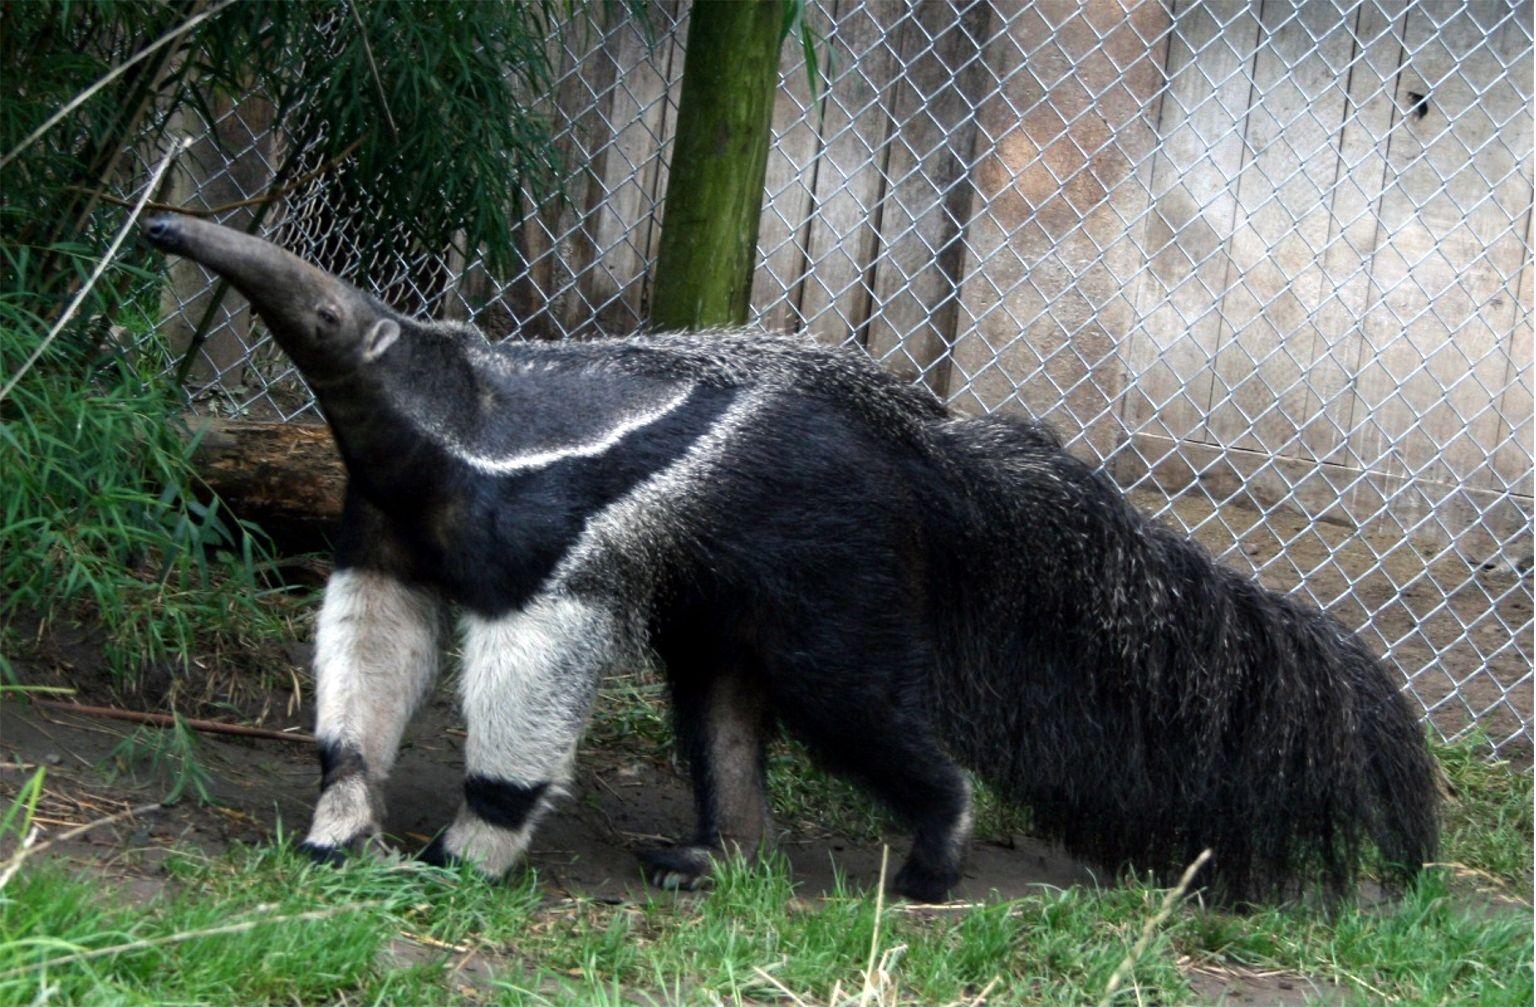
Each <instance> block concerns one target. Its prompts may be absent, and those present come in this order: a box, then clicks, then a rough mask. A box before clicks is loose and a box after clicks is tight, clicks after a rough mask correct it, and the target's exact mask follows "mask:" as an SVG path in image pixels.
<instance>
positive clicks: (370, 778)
mask: <svg viewBox="0 0 1536 1007" xmlns="http://www.w3.org/2000/svg"><path fill="white" fill-rule="evenodd" d="M439 609H440V606H439V603H438V601H437V599H436V597H435V596H434V595H433V594H432V593H431V592H429V591H427V590H425V589H421V588H416V587H411V586H409V585H407V584H404V583H402V582H401V581H400V580H398V579H396V578H394V577H392V576H390V575H389V574H385V573H380V572H377V571H373V570H367V569H359V568H343V569H338V570H337V571H336V572H335V573H334V574H332V576H331V579H330V582H329V583H328V584H327V585H326V588H325V603H324V605H322V607H321V609H320V619H319V625H318V628H317V630H316V634H315V692H316V706H317V708H318V715H317V718H316V726H315V737H316V741H317V742H318V744H319V748H320V772H321V780H320V800H319V803H318V804H317V805H316V806H315V817H314V821H313V823H312V824H311V826H310V829H309V836H308V837H307V838H306V839H305V840H304V843H303V845H302V846H301V847H300V848H301V849H303V850H305V851H306V852H308V853H309V854H310V855H311V856H314V857H315V858H316V859H320V860H335V859H337V858H338V857H339V856H340V855H341V852H342V851H343V850H347V849H355V848H357V847H358V846H360V845H361V844H362V843H363V842H364V841H365V840H367V839H368V838H369V837H371V836H374V835H376V834H377V833H378V831H379V828H380V825H381V823H382V821H383V798H382V794H381V789H382V785H383V782H384V779H385V777H386V776H388V775H389V770H390V768H391V767H392V766H393V765H394V762H395V753H396V752H397V750H398V749H399V747H400V737H401V735H402V734H403V733H404V731H405V725H406V722H407V721H408V720H409V719H410V716H411V714H412V713H413V712H414V711H415V709H416V706H417V704H418V703H419V702H420V700H421V697H422V695H423V694H424V693H425V692H426V690H427V687H428V686H430V685H431V684H432V680H433V678H434V677H435V676H436V672H437V661H438V626H439V624H440V622H441V618H440V614H439Z"/></svg>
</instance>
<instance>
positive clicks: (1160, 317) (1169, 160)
mask: <svg viewBox="0 0 1536 1007" xmlns="http://www.w3.org/2000/svg"><path fill="white" fill-rule="evenodd" d="M1255 14H1256V9H1255V8H1254V7H1253V6H1252V5H1250V4H1246V3H1237V2H1232V0H1220V2H1212V3H1179V4H1176V5H1175V7H1174V29H1173V33H1172V36H1171V44H1170V46H1169V52H1168V63H1167V67H1168V88H1167V92H1166V93H1165V95H1164V97H1163V102H1162V108H1161V117H1160V130H1159V132H1160V144H1159V148H1158V155H1157V161H1156V165H1155V167H1154V169H1153V173H1152V182H1151V185H1152V199H1153V201H1154V206H1153V211H1152V212H1151V214H1150V215H1149V217H1148V220H1147V227H1146V232H1145V237H1144V241H1145V248H1146V252H1147V255H1148V268H1147V269H1146V270H1145V271H1144V272H1143V273H1142V277H1141V284H1140V289H1139V291H1138V295H1137V316H1138V324H1137V326H1136V329H1135V332H1134V335H1133V337H1132V339H1131V340H1130V342H1129V346H1128V351H1127V354H1126V356H1127V361H1128V364H1129V367H1130V370H1131V375H1132V377H1131V387H1130V388H1129V389H1128V393H1127V396H1126V403H1125V408H1124V411H1123V415H1124V417H1125V420H1126V424H1127V426H1128V427H1129V429H1130V430H1131V432H1132V433H1133V434H1146V435H1149V436H1152V437H1155V438H1164V439H1167V440H1169V441H1182V440H1188V439H1192V438H1196V437H1201V436H1205V435H1206V431H1205V429H1204V428H1205V417H1206V415H1207V413H1208V411H1209V409H1210V406H1211V399H1212V385H1213V383H1214V361H1215V357H1216V350H1217V345H1218V340H1219V337H1220V317H1219V315H1218V314H1217V311H1216V307H1217V305H1218V304H1219V303H1220V300H1221V298H1222V297H1223V296H1224V295H1225V293H1226V292H1227V290H1228V286H1229V284H1230V282H1231V270H1230V263H1229V260H1228V246H1229V241H1230V239H1231V235H1232V232H1233V229H1234V227H1235V225H1236V222H1237V217H1238V202H1237V198H1236V188H1237V184H1236V183H1237V180H1238V178H1239V175H1240V173H1241V170H1242V165H1243V157H1244V144H1243V129H1244V123H1245V120H1246V119H1247V116H1248V113H1249V107H1250V100H1251V97H1252V84H1251V80H1250V78H1251V76H1252V70H1253V59H1254V52H1255V48H1256V44H1257V41H1258V33H1259V22H1258V18H1257V17H1256V16H1255ZM1149 461H1153V462H1156V461H1157V459H1149Z"/></svg>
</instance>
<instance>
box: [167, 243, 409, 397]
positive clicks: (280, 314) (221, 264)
mask: <svg viewBox="0 0 1536 1007" xmlns="http://www.w3.org/2000/svg"><path fill="white" fill-rule="evenodd" d="M144 237H145V238H146V239H147V240H148V241H149V243H150V244H151V245H154V246H155V247H156V248H158V249H160V250H162V251H165V252H169V253H171V254H173V255H182V256H185V257H187V258H189V259H192V260H193V261H194V262H198V263H200V264H201V265H203V266H204V267H206V268H207V269H209V270H211V271H213V272H214V273H217V274H218V275H220V276H222V277H224V278H225V279H226V280H228V281H229V282H230V283H232V284H234V286H235V289H237V290H239V291H240V292H241V293H242V294H244V295H245V297H246V299H247V300H249V301H250V302H251V307H252V308H254V309H255V310H256V313H257V314H258V315H260V316H261V318H262V320H263V321H265V322H266V323H267V326H268V327H269V328H270V329H271V330H272V334H273V336H274V337H276V339H277V342H278V344H279V345H280V346H282V348H283V350H284V351H285V352H287V354H288V355H289V356H290V357H292V358H293V362H294V363H295V364H297V365H298V366H299V369H300V370H301V371H303V372H304V376H305V377H306V378H308V379H309V380H310V381H319V382H327V381H339V380H343V379H346V378H349V377H351V376H353V375H354V374H356V373H357V372H358V371H359V370H360V369H362V368H364V367H365V366H366V365H368V364H370V363H372V362H374V361H377V360H379V359H380V358H381V357H382V356H383V355H384V353H385V352H386V351H387V350H388V349H389V348H390V346H392V345H393V344H394V343H395V341H396V340H397V339H399V338H400V331H401V329H400V322H399V320H398V318H397V317H396V316H395V315H394V313H393V312H391V311H390V310H389V309H388V308H386V307H384V306H383V305H382V304H380V303H379V302H378V301H377V300H375V299H374V298H372V297H370V296H368V295H367V294H365V293H363V292H362V291H361V290H358V289H357V288H356V287H354V286H352V285H351V284H350V283H347V282H345V281H344V280H339V279H337V278H336V277H334V276H332V275H331V274H330V273H327V272H326V271H325V270H323V269H319V268H317V267H315V266H312V265H310V264H309V263H307V262H305V261H304V260H303V259H301V258H299V257H298V256H296V255H294V254H293V253H291V252H286V251H284V250H283V249H281V248H278V247H277V246H276V245H274V244H272V243H271V242H270V241H263V240H262V239H261V238H257V237H253V236H251V235H249V234H245V233H244V232H241V231H236V230H232V229H230V228H228V227H222V226H220V225H218V224H211V223H209V222H207V221H204V220H198V219H197V218H195V217H185V216H181V215H178V214H164V215H161V216H158V217H153V218H151V219H149V220H148V221H146V222H145V224H144Z"/></svg>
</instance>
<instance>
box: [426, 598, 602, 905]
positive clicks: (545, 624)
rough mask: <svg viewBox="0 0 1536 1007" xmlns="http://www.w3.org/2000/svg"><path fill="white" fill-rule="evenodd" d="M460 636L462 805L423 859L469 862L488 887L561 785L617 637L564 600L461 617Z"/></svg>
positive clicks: (594, 613)
mask: <svg viewBox="0 0 1536 1007" xmlns="http://www.w3.org/2000/svg"><path fill="white" fill-rule="evenodd" d="M463 629H464V672H463V678H462V689H463V699H464V717H465V721H466V723H467V725H468V728H469V736H468V738H467V739H466V740H465V744H464V763H465V775H464V802H463V804H462V805H461V806H460V808H459V813H458V816H457V817H456V818H455V819H454V821H453V824H452V825H451V826H450V827H449V828H448V830H447V831H446V832H445V833H443V834H442V835H441V836H439V837H438V838H437V839H436V840H435V841H434V842H433V843H432V845H431V846H430V847H428V849H427V850H426V851H425V852H423V854H422V858H423V859H425V860H427V861H429V862H434V863H443V862H448V861H453V860H465V861H469V862H471V863H473V864H475V865H476V866H477V867H479V868H480V869H481V870H482V871H484V872H485V873H486V874H488V875H491V876H492V877H497V876H500V875H501V874H503V873H504V872H505V871H506V870H507V868H509V867H511V866H512V864H513V863H514V862H516V860H517V859H518V857H520V856H521V855H522V853H523V851H524V850H525V849H527V846H528V841H529V839H530V838H531V837H532V835H533V830H534V827H535V826H536V825H537V824H538V821H539V819H540V818H541V817H542V816H543V815H544V813H545V811H547V810H548V808H549V805H550V802H551V801H552V800H553V799H554V797H555V796H557V795H558V794H560V793H561V792H563V791H564V789H565V787H566V785H567V784H569V783H570V781H571V778H572V774H573V769H574V765H575V761H576V744H577V742H579V741H580V740H581V735H582V733H583V731H584V730H585V728H586V723H587V714H588V712H589V711H590V710H591V707H592V700H593V698H594V697H595V696H596V694H597V683H598V681H599V679H600V678H601V677H602V675H603V674H604V673H605V672H606V671H607V670H608V668H609V667H610V666H611V665H612V664H613V663H614V661H615V659H616V657H617V655H618V652H619V651H618V636H617V632H616V624H615V621H614V619H613V617H612V615H611V614H610V612H609V610H608V609H607V608H606V607H605V606H604V605H603V604H602V603H600V602H596V601H593V600H589V599H584V598H580V597H577V596H573V595H566V594H548V595H542V596H540V597H537V598H534V599H533V600H532V601H530V602H528V603H527V604H526V605H524V606H523V608H522V609H520V610H518V611H516V612H510V613H508V614H506V615H502V616H497V617H495V618H485V617H481V616H475V615H466V616H465V617H464V618H463Z"/></svg>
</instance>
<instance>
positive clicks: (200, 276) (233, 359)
mask: <svg viewBox="0 0 1536 1007" xmlns="http://www.w3.org/2000/svg"><path fill="white" fill-rule="evenodd" d="M211 103H212V108H211V109H210V111H212V112H213V114H214V115H215V116H216V117H218V124H217V125H216V126H215V127H214V128H213V131H212V132H211V133H208V132H205V131H204V130H205V126H204V124H203V122H202V121H201V119H200V118H198V117H196V116H194V115H193V113H191V112H189V111H185V110H183V111H181V112H178V113H177V117H178V119H179V120H180V121H179V122H177V123H176V124H175V125H174V126H173V128H172V130H171V133H172V134H185V135H188V136H195V137H197V138H198V139H197V140H196V141H195V142H194V143H193V144H192V146H191V148H190V149H188V150H187V151H186V153H184V154H182V155H181V157H179V158H178V159H177V163H176V166H175V170H173V171H172V172H171V175H170V178H171V182H170V186H169V188H168V191H166V192H165V193H163V194H162V195H161V198H162V199H163V200H164V201H165V202H167V203H169V204H170V205H172V206H187V207H193V208H197V209H203V210H208V209H212V208H214V207H219V206H224V205H226V204H229V203H234V202H238V201H240V200H244V199H250V198H253V197H256V196H260V195H262V194H264V193H265V192H266V191H267V188H268V187H269V186H270V185H271V184H272V171H271V169H270V168H269V167H268V165H272V164H276V163H278V162H279V161H280V160H281V158H282V156H283V155H282V154H280V153H279V152H278V147H279V144H278V140H277V137H276V135H275V134H274V133H273V131H272V115H273V110H272V105H271V103H269V102H267V101H265V100H263V99H261V98H255V97H252V98H247V99H246V100H244V101H242V102H240V103H239V104H238V105H234V104H233V102H232V100H231V99H230V97H229V96H228V95H226V94H224V93H222V92H219V93H215V94H214V95H213V97H212V99H211ZM252 137H258V138H259V139H257V140H255V141H254V143H253V141H252V139H251V138H252ZM248 149H250V150H252V151H253V152H254V153H255V154H257V155H259V156H244V157H234V158H231V157H230V155H231V154H240V153H246V152H247V151H248ZM254 213H255V207H246V208H244V209H240V210H236V211H234V212H233V213H230V214H227V215H225V216H222V217H221V218H220V220H221V222H222V223H225V224H227V225H228V226H230V227H237V228H241V229H242V230H243V229H245V228H246V227H248V226H249V225H250V222H251V219H252V216H253V214H254ZM269 222H270V214H269ZM168 270H169V273H170V281H171V282H170V283H169V284H168V286H167V288H166V291H165V295H164V298H163V299H162V305H161V307H162V313H163V314H165V315H166V316H167V317H169V318H170V319H171V322H170V324H169V326H168V327H167V330H166V335H167V338H168V340H169V342H170V345H171V347H172V349H173V350H174V351H175V352H176V353H177V355H178V356H179V355H180V354H182V353H184V352H185V351H186V349H187V347H188V346H189V345H190V344H191V341H192V337H193V335H194V330H195V328H196V326H197V323H198V322H199V321H200V320H201V319H202V317H203V315H204V314H205V313H206V312H207V310H208V308H209V306H210V305H211V304H212V303H213V288H211V287H209V286H208V274H207V273H206V272H205V271H204V270H203V268H202V267H201V266H199V265H198V264H197V263H195V262H193V261H192V260H191V259H182V258H176V257H173V258H172V259H171V262H170V264H169V267H168ZM208 332H209V336H208V338H207V340H206V341H205V342H204V343H203V345H202V347H201V349H200V350H199V351H198V353H197V356H196V357H195V358H194V361H193V365H192V368H191V370H190V371H189V372H188V380H189V381H190V383H191V384H192V385H193V386H198V385H210V384H211V385H217V386H222V387H226V388H229V387H234V386H236V385H239V384H241V383H242V382H243V381H244V379H245V369H246V367H247V366H248V364H249V363H250V361H249V360H248V353H247V349H246V348H247V346H248V345H249V344H250V342H251V310H250V307H249V305H247V304H246V302H245V298H243V297H241V296H240V295H239V294H237V293H235V292H233V291H230V292H229V293H228V294H226V295H225V297H224V299H223V300H222V301H221V302H220V303H219V306H218V308H217V310H216V311H215V313H214V316H213V321H212V323H211V324H210V326H209V329H208Z"/></svg>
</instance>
